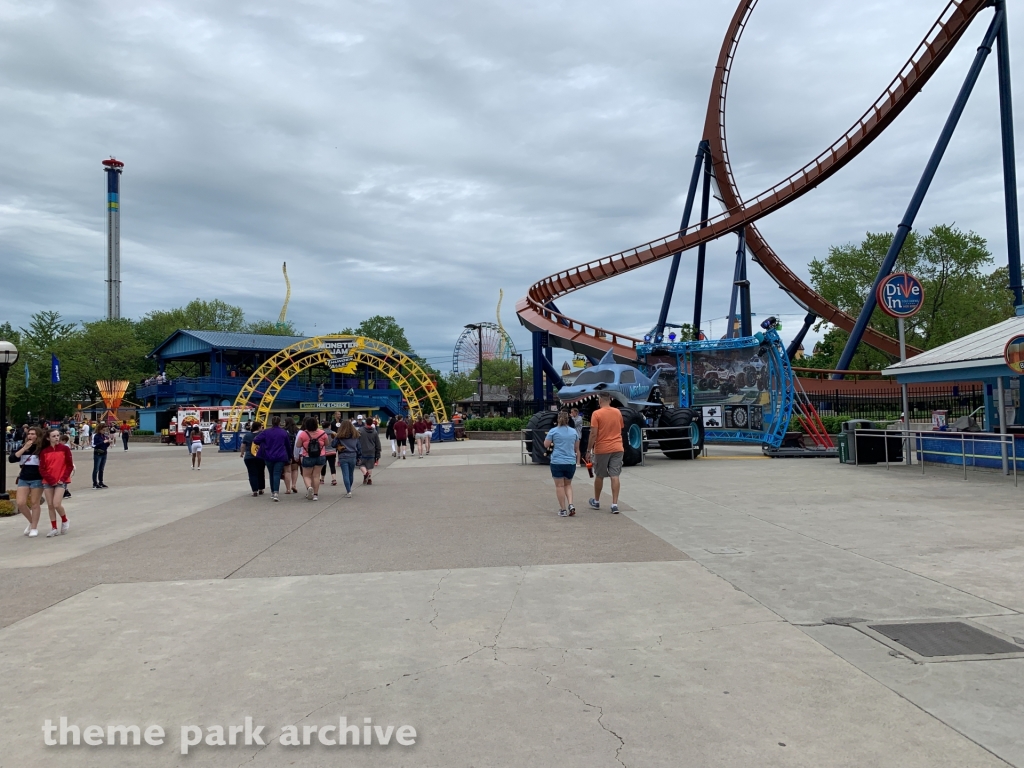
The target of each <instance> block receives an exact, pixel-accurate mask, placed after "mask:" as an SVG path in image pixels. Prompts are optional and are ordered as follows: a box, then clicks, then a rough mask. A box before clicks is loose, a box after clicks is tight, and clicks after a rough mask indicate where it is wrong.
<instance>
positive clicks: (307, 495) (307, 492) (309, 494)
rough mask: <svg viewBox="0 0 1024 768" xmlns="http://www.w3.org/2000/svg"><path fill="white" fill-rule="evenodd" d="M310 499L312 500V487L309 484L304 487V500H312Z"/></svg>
mask: <svg viewBox="0 0 1024 768" xmlns="http://www.w3.org/2000/svg"><path fill="white" fill-rule="evenodd" d="M312 500H313V487H312V486H310V487H309V488H307V489H306V501H312Z"/></svg>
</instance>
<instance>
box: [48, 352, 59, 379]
mask: <svg viewBox="0 0 1024 768" xmlns="http://www.w3.org/2000/svg"><path fill="white" fill-rule="evenodd" d="M50 383H51V384H60V360H58V359H57V356H56V355H55V354H53V353H52V352H51V353H50Z"/></svg>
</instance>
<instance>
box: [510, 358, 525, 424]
mask: <svg viewBox="0 0 1024 768" xmlns="http://www.w3.org/2000/svg"><path fill="white" fill-rule="evenodd" d="M512 357H518V358H519V415H520V417H521V416H522V415H523V408H524V407H525V406H524V404H523V353H522V352H513V353H512Z"/></svg>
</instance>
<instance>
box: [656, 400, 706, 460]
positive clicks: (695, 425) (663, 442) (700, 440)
mask: <svg viewBox="0 0 1024 768" xmlns="http://www.w3.org/2000/svg"><path fill="white" fill-rule="evenodd" d="M658 426H659V427H662V428H663V430H664V431H660V432H658V434H659V435H660V438H659V445H660V446H661V450H662V451H663V452H664V454H665V455H666V456H667V457H668V458H670V459H676V460H679V459H696V458H697V457H698V456H700V451H701V448H702V447H703V446H704V427H703V426H702V425H701V421H700V419H699V418H698V416H697V414H696V413H695V412H694V411H692V410H690V409H689V408H667V409H665V412H664V413H662V414H661V419H660V420H659V421H658ZM694 437H696V445H694Z"/></svg>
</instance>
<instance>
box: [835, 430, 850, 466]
mask: <svg viewBox="0 0 1024 768" xmlns="http://www.w3.org/2000/svg"><path fill="white" fill-rule="evenodd" d="M836 445H837V446H838V447H839V463H840V464H853V457H852V456H850V436H849V435H848V434H847V433H846V432H841V433H840V434H838V435H836Z"/></svg>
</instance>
